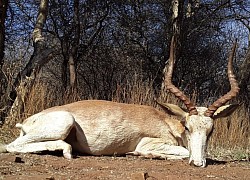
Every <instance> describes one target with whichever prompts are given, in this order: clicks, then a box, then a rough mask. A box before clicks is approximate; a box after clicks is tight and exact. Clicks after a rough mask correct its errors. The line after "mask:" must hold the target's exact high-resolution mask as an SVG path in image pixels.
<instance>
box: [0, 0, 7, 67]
mask: <svg viewBox="0 0 250 180" xmlns="http://www.w3.org/2000/svg"><path fill="white" fill-rule="evenodd" d="M8 3H9V2H8V0H2V1H0V68H2V66H3V57H4V41H5V19H6V14H7V9H8Z"/></svg>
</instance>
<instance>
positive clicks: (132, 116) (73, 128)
mask: <svg viewBox="0 0 250 180" xmlns="http://www.w3.org/2000/svg"><path fill="white" fill-rule="evenodd" d="M235 48H236V43H235V44H234V46H233V49H232V51H231V53H230V56H229V60H228V78H229V81H230V84H231V90H230V91H229V92H228V93H227V94H225V95H224V96H222V97H221V98H219V99H218V100H217V101H215V102H214V103H213V104H212V105H211V106H209V107H208V108H207V107H196V106H195V104H194V103H192V102H191V101H190V99H189V98H187V96H185V95H184V94H183V92H182V91H180V90H179V89H178V88H177V87H175V86H174V85H173V84H172V82H171V79H172V73H173V66H174V59H175V58H174V49H175V40H174V38H172V41H171V48H170V58H169V66H168V71H167V73H166V77H165V84H166V88H167V89H168V90H169V91H170V92H171V93H173V94H174V95H175V96H176V97H177V98H179V99H180V100H181V101H183V103H184V104H185V105H186V107H187V111H184V110H183V109H182V108H180V107H178V106H177V105H173V104H169V103H160V106H161V107H162V108H163V109H164V110H165V111H166V112H167V113H170V114H171V115H176V116H177V117H178V118H179V120H176V119H174V118H170V116H169V115H167V114H166V113H165V112H162V111H159V110H157V109H155V108H153V107H150V106H143V105H134V104H124V103H116V102H110V101H102V100H84V101H79V102H75V103H71V104H66V105H63V106H56V107H52V108H49V109H46V110H44V111H42V112H40V113H38V114H35V115H33V116H31V117H29V118H27V119H26V120H24V122H23V123H22V124H19V123H18V124H17V125H16V127H18V128H20V136H19V137H18V138H17V139H16V140H15V141H13V142H12V143H10V144H8V145H5V146H2V150H1V151H2V152H4V151H7V152H20V153H30V152H39V151H44V150H49V151H55V150H62V151H63V155H64V157H65V158H68V159H71V158H72V150H73V151H77V152H80V153H84V154H90V155H114V154H120V155H122V154H132V155H140V156H145V157H153V158H163V159H182V158H188V157H189V164H194V165H195V166H200V167H205V166H206V158H205V155H206V147H207V140H208V135H209V134H210V133H211V131H212V129H213V121H214V119H216V118H219V117H225V116H227V115H229V114H231V113H232V112H233V111H234V110H235V109H236V107H237V105H224V104H225V103H226V102H228V101H229V100H230V99H232V98H233V97H235V96H236V95H237V93H238V91H239V87H238V84H237V82H236V80H235V76H234V74H233V68H232V60H233V56H234V53H235Z"/></svg>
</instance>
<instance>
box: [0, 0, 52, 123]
mask: <svg viewBox="0 0 250 180" xmlns="http://www.w3.org/2000/svg"><path fill="white" fill-rule="evenodd" d="M47 12H48V0H41V1H40V6H39V12H38V16H37V21H36V25H35V28H34V30H33V46H34V52H33V55H32V56H31V58H30V60H29V62H28V64H27V65H26V67H25V68H24V70H23V71H22V72H21V73H19V74H18V75H17V78H16V79H15V81H14V84H13V87H12V90H11V92H9V94H10V97H11V99H13V100H14V101H10V102H9V106H10V109H9V113H8V118H6V121H5V124H6V125H8V126H10V127H13V126H14V125H15V123H16V122H18V121H20V120H19V116H20V114H21V113H22V112H23V108H24V102H25V99H26V97H27V95H28V94H29V92H30V90H31V88H32V86H33V84H34V82H35V80H36V77H37V74H38V73H39V71H40V69H41V68H42V67H43V66H44V64H46V63H47V62H48V61H49V60H50V59H51V58H52V57H53V56H54V54H53V50H52V49H48V48H46V44H45V41H44V38H43V36H42V28H43V26H44V24H45V21H46V18H47Z"/></svg>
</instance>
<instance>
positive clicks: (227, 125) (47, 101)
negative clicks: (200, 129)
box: [0, 76, 250, 159]
mask: <svg viewBox="0 0 250 180" xmlns="http://www.w3.org/2000/svg"><path fill="white" fill-rule="evenodd" d="M60 93H61V92H60V90H55V89H51V88H48V86H47V85H46V84H44V83H41V82H38V83H37V84H36V85H35V86H34V88H33V89H32V91H31V93H30V95H29V97H28V99H27V101H26V102H25V111H24V113H23V114H22V115H20V118H21V119H19V121H22V120H23V119H25V118H27V117H28V116H30V115H32V114H35V113H37V112H39V111H42V110H43V109H46V108H48V107H51V106H55V105H60V104H65V103H68V102H72V101H76V100H79V99H80V98H79V96H78V94H75V95H73V96H70V97H69V96H65V95H63V94H60ZM156 96H157V95H156V94H155V90H154V89H153V82H152V81H150V80H148V81H147V80H146V81H145V80H144V81H142V80H141V79H140V78H138V77H136V76H135V78H134V79H133V80H131V81H130V82H129V81H128V82H126V83H121V84H117V89H116V90H115V91H114V92H113V94H112V97H111V100H112V101H116V102H124V103H131V104H146V105H152V106H156V103H155V99H156ZM72 97H73V98H72ZM91 98H93V97H91ZM165 98H167V101H168V102H171V103H177V104H181V103H179V101H178V100H176V98H175V97H173V96H172V95H169V94H167V96H166V97H165ZM14 129H15V128H14ZM14 129H12V128H11V129H8V130H7V129H6V130H5V131H8V132H7V133H9V136H8V137H11V136H16V135H17V131H16V130H14ZM249 131H250V119H249V114H248V112H247V110H246V109H244V107H243V106H242V107H240V108H238V110H236V112H235V113H233V114H232V115H231V116H230V117H228V118H223V119H218V120H216V121H215V124H214V131H213V134H212V135H211V137H210V140H209V149H208V153H209V156H210V157H213V158H217V159H219V158H220V157H227V158H230V159H249V154H250V152H249V147H250V135H249ZM5 135H6V134H5ZM0 137H1V135H0ZM1 141H2V142H3V141H5V140H1ZM5 142H6V141H5Z"/></svg>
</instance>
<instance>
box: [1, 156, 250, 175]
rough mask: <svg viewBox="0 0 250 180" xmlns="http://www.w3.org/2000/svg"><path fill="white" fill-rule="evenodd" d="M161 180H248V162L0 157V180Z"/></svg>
mask: <svg viewBox="0 0 250 180" xmlns="http://www.w3.org/2000/svg"><path fill="white" fill-rule="evenodd" d="M1 179H4V180H5V179H7V180H12V179H21V180H31V179H32V180H35V179H37V180H39V179H45V180H56V179H59V180H64V179H65V180H66V179H67V180H68V179H72V180H73V179H83V180H84V179H86V180H91V179H112V180H113V179H114V180H123V179H124V180H125V179H132V180H143V179H147V180H156V179H158V180H161V179H171V180H175V179H185V180H186V179H187V180H188V179H192V180H195V179H197V180H198V179H209V180H212V179H216V180H220V179H240V180H244V179H250V163H249V162H247V161H234V162H232V161H231V162H230V161H228V162H226V161H215V160H211V159H208V166H207V167H206V168H197V167H193V166H190V165H188V160H172V161H170V160H155V159H145V158H140V157H135V156H126V157H110V156H102V157H94V156H78V155H76V156H75V157H74V159H72V160H67V159H64V158H63V157H62V156H61V155H60V154H58V153H53V154H51V153H47V152H46V153H42V154H11V153H2V154H0V180H1Z"/></svg>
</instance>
